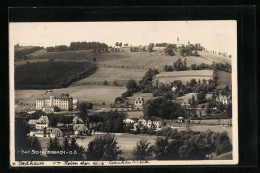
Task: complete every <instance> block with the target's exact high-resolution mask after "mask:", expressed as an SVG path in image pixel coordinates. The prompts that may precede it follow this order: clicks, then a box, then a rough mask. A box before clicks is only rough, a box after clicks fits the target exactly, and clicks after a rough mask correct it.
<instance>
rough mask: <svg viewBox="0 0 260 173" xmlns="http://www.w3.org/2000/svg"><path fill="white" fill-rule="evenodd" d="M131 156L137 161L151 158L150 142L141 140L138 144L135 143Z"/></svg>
mask: <svg viewBox="0 0 260 173" xmlns="http://www.w3.org/2000/svg"><path fill="white" fill-rule="evenodd" d="M133 155H134V156H135V158H136V159H137V160H145V159H147V158H148V157H150V156H152V147H151V145H150V142H148V141H147V140H145V139H141V140H140V141H139V142H137V143H136V146H135V147H134V149H133Z"/></svg>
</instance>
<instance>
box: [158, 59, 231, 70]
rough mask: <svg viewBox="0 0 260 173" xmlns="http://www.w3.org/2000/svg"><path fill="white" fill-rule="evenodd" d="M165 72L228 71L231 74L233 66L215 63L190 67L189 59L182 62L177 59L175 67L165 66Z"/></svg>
mask: <svg viewBox="0 0 260 173" xmlns="http://www.w3.org/2000/svg"><path fill="white" fill-rule="evenodd" d="M163 70H164V71H166V72H170V71H186V70H220V71H226V72H231V71H232V66H231V65H230V64H229V63H225V64H224V63H215V62H213V64H205V63H201V64H198V65H197V64H191V65H190V67H188V66H187V59H186V58H184V60H182V59H181V58H179V59H177V60H176V61H175V62H174V63H173V65H165V66H164V68H163Z"/></svg>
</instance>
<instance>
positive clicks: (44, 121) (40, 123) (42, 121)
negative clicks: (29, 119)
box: [35, 115, 49, 130]
mask: <svg viewBox="0 0 260 173" xmlns="http://www.w3.org/2000/svg"><path fill="white" fill-rule="evenodd" d="M48 126H49V118H48V117H47V116H43V115H42V116H41V117H40V118H39V119H38V120H37V121H36V122H35V128H36V129H38V130H40V129H44V128H45V127H46V128H47V127H48Z"/></svg>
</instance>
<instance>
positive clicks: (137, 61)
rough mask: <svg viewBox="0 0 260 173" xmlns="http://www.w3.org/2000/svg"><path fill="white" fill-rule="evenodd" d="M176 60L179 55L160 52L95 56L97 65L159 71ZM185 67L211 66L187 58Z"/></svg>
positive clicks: (205, 61)
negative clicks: (192, 65) (136, 67)
mask: <svg viewBox="0 0 260 173" xmlns="http://www.w3.org/2000/svg"><path fill="white" fill-rule="evenodd" d="M178 58H181V56H180V55H179V54H177V55H175V56H168V55H165V53H164V52H162V51H155V52H128V51H124V52H116V53H103V54H99V55H98V56H97V62H98V63H99V64H106V65H111V66H113V65H125V66H138V67H146V68H157V69H159V71H162V70H163V67H164V66H165V65H172V64H173V63H174V62H175V61H176V60H177V59H178ZM185 58H186V59H187V65H188V66H190V65H191V64H201V63H205V64H211V62H210V61H209V60H207V59H205V58H201V57H196V56H187V57H185Z"/></svg>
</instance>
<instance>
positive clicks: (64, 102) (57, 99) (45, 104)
mask: <svg viewBox="0 0 260 173" xmlns="http://www.w3.org/2000/svg"><path fill="white" fill-rule="evenodd" d="M55 106H57V107H58V108H60V110H63V111H69V110H72V109H73V98H72V97H71V96H69V95H68V94H61V95H59V96H53V95H51V96H47V95H42V96H41V97H38V98H37V99H36V110H44V109H46V108H54V107H55Z"/></svg>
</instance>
